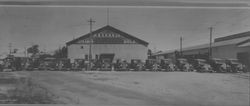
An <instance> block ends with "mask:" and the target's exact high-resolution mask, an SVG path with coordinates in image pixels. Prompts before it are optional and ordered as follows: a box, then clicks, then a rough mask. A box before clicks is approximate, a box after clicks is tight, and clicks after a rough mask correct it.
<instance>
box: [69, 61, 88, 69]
mask: <svg viewBox="0 0 250 106" xmlns="http://www.w3.org/2000/svg"><path fill="white" fill-rule="evenodd" d="M86 67H87V62H86V61H85V60H84V59H75V60H74V63H73V64H72V67H71V69H72V70H73V71H82V70H84V69H86Z"/></svg>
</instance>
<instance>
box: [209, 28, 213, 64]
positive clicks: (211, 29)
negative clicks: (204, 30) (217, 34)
mask: <svg viewBox="0 0 250 106" xmlns="http://www.w3.org/2000/svg"><path fill="white" fill-rule="evenodd" d="M209 30H210V41H209V52H208V53H209V59H211V58H212V36H213V27H209Z"/></svg>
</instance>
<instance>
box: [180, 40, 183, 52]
mask: <svg viewBox="0 0 250 106" xmlns="http://www.w3.org/2000/svg"><path fill="white" fill-rule="evenodd" d="M182 40H183V39H182V36H181V37H180V55H181V57H182Z"/></svg>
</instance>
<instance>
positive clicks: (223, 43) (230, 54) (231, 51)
mask: <svg viewBox="0 0 250 106" xmlns="http://www.w3.org/2000/svg"><path fill="white" fill-rule="evenodd" d="M209 47H210V45H209V44H202V45H197V46H192V47H187V48H183V49H182V54H183V55H184V56H193V57H196V56H203V57H206V56H208V52H209ZM175 51H176V50H170V51H165V52H161V53H157V54H154V55H155V57H156V58H157V59H162V58H172V57H174V55H175V53H174V52H175ZM177 51H179V50H177ZM212 57H213V58H232V59H239V60H240V61H241V62H242V63H244V64H246V65H248V66H249V65H250V31H249V32H243V33H239V34H234V35H230V36H225V37H220V38H216V39H215V40H214V43H212Z"/></svg>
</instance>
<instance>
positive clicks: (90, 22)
mask: <svg viewBox="0 0 250 106" xmlns="http://www.w3.org/2000/svg"><path fill="white" fill-rule="evenodd" d="M88 22H89V25H90V37H89V59H88V60H89V70H90V69H91V62H90V61H91V59H92V50H91V49H92V41H93V40H92V36H93V35H92V25H93V23H95V21H94V20H92V18H90V19H89V21H88Z"/></svg>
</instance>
